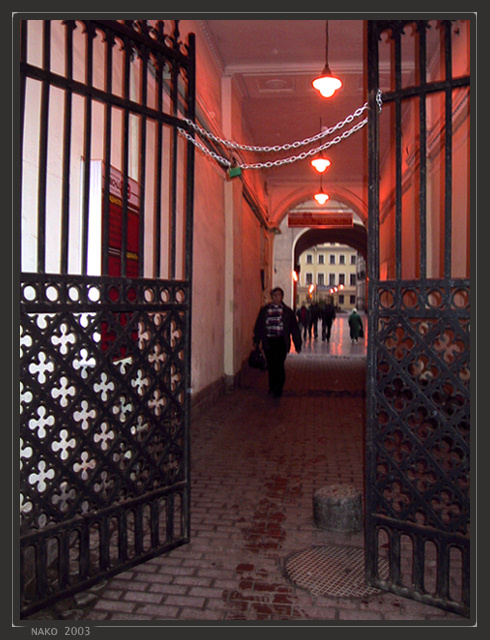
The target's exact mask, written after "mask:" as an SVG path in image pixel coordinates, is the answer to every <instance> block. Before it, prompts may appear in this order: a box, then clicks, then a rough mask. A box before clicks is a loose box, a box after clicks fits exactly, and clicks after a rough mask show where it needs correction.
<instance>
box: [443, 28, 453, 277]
mask: <svg viewBox="0 0 490 640" xmlns="http://www.w3.org/2000/svg"><path fill="white" fill-rule="evenodd" d="M444 27H445V28H444V34H445V38H444V52H445V67H446V82H450V81H451V78H452V75H453V74H452V51H451V49H452V47H451V23H450V22H449V21H447V20H446V21H445V22H444ZM452 93H453V92H452V88H451V87H447V88H446V96H445V97H446V113H445V116H446V122H445V125H446V127H445V132H446V139H445V141H444V142H445V145H446V147H445V158H444V169H445V175H444V180H445V182H446V185H448V188H446V190H445V192H444V212H445V216H444V277H445V278H450V277H451V253H452V250H451V238H452V217H451V208H452V182H453V174H452V167H453V104H452V103H453V101H452Z"/></svg>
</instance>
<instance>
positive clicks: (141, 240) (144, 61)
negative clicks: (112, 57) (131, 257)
mask: <svg viewBox="0 0 490 640" xmlns="http://www.w3.org/2000/svg"><path fill="white" fill-rule="evenodd" d="M147 82H148V55H147V52H146V48H142V49H141V86H140V91H141V102H142V104H143V106H145V107H146V106H147V100H148V90H147ZM146 124H147V122H146V116H145V115H141V117H140V136H139V140H138V144H139V161H140V166H139V178H138V182H139V186H140V202H145V197H146V153H145V150H146ZM138 255H139V256H140V259H139V261H138V275H139V277H140V278H142V277H143V276H144V266H145V265H144V262H145V220H144V216H142V215H140V218H139V224H138Z"/></svg>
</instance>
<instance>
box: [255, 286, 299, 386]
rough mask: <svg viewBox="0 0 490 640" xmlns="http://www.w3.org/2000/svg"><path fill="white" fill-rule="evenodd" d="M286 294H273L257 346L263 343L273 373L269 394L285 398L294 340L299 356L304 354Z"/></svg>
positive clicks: (262, 315)
mask: <svg viewBox="0 0 490 640" xmlns="http://www.w3.org/2000/svg"><path fill="white" fill-rule="evenodd" d="M283 298H284V291H283V290H282V289H281V288H280V287H276V288H275V289H272V291H271V299H272V301H271V302H270V303H269V304H266V305H265V306H263V307H262V308H261V309H260V311H259V314H258V316H257V320H256V322H255V327H254V343H255V344H259V343H262V349H263V350H264V354H265V357H266V360H267V369H268V372H269V393H271V394H272V395H273V396H275V397H276V398H279V397H281V395H282V389H283V387H284V383H285V381H286V371H285V367H284V363H285V360H286V356H287V354H288V353H289V350H290V348H291V337H292V339H293V342H294V346H295V349H296V352H297V353H300V352H301V346H302V342H301V333H300V330H299V326H298V321H297V320H296V315H295V313H294V311H293V310H292V309H291V308H290V307H288V306H287V305H285V304H284V302H283Z"/></svg>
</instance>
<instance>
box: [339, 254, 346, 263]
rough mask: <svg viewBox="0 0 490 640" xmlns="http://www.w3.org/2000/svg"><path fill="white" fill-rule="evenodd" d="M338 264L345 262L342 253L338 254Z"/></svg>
mask: <svg viewBox="0 0 490 640" xmlns="http://www.w3.org/2000/svg"><path fill="white" fill-rule="evenodd" d="M339 264H345V256H344V255H340V256H339Z"/></svg>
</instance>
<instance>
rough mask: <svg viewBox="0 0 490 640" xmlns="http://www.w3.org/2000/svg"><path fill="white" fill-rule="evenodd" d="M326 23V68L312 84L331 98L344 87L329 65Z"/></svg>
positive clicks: (325, 96) (326, 96)
mask: <svg viewBox="0 0 490 640" xmlns="http://www.w3.org/2000/svg"><path fill="white" fill-rule="evenodd" d="M325 23H326V46H325V67H324V68H323V71H322V73H321V75H320V76H318V78H315V79H314V80H313V82H312V85H313V87H314V88H315V89H316V90H317V91H319V92H320V94H321V95H322V96H323V97H324V98H330V97H331V96H333V94H334V93H335V92H336V91H337V89H340V87H341V86H342V82H341V80H339V78H336V77H335V76H334V75H333V73H332V72H331V71H330V67H329V65H328V20H325Z"/></svg>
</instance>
